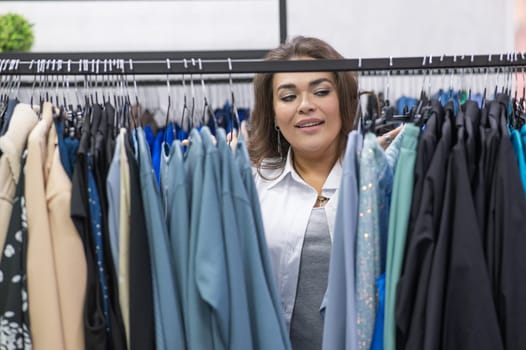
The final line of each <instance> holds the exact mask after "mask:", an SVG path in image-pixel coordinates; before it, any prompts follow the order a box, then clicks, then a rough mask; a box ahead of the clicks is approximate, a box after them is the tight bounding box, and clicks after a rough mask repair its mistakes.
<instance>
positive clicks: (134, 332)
mask: <svg viewBox="0 0 526 350" xmlns="http://www.w3.org/2000/svg"><path fill="white" fill-rule="evenodd" d="M125 140H126V142H125V146H126V155H127V157H128V164H129V169H130V211H131V216H130V255H129V259H130V260H129V261H130V279H129V286H130V349H132V350H148V349H155V327H154V325H155V323H154V315H153V308H154V306H153V290H152V270H151V265H150V248H149V244H148V237H147V235H146V219H145V217H144V211H143V200H142V192H141V184H140V173H139V165H138V164H137V161H136V159H135V156H134V151H133V148H132V146H131V145H130V142H129V138H126V139H125Z"/></svg>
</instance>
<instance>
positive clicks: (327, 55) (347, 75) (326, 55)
mask: <svg viewBox="0 0 526 350" xmlns="http://www.w3.org/2000/svg"><path fill="white" fill-rule="evenodd" d="M295 57H310V58H313V59H343V56H342V55H341V54H340V53H339V52H338V51H336V50H335V49H334V48H333V47H332V46H330V45H329V44H327V43H326V42H325V41H323V40H320V39H317V38H309V37H303V36H297V37H295V38H293V39H292V40H290V41H288V42H286V43H284V44H282V45H280V46H279V47H278V48H276V49H273V50H271V51H269V52H268V53H267V55H266V56H265V58H264V59H265V60H266V61H276V60H290V59H293V58H295ZM333 74H334V78H335V83H336V91H337V93H338V98H339V103H340V115H341V119H342V129H341V130H340V135H339V136H340V142H339V146H338V150H339V156H340V158H341V157H342V156H343V153H344V151H345V146H346V143H347V134H348V133H349V132H350V131H351V130H352V128H353V125H354V119H355V115H356V108H357V105H358V83H357V81H356V78H355V76H354V75H353V74H352V73H351V72H334V73H333ZM273 77H274V74H273V73H261V74H256V76H255V78H254V95H255V103H254V110H253V111H252V114H251V117H250V127H249V135H250V137H249V139H248V151H249V154H250V160H251V161H252V163H253V164H254V165H255V166H256V167H257V169H258V172H259V170H260V169H261V168H262V167H264V168H269V169H279V168H283V167H284V165H285V161H286V158H285V155H286V154H287V152H288V150H289V148H290V144H289V143H288V142H287V140H285V138H284V137H281V149H282V151H281V154H280V153H279V151H278V136H277V132H276V130H275V129H274V107H273V91H272V79H273Z"/></svg>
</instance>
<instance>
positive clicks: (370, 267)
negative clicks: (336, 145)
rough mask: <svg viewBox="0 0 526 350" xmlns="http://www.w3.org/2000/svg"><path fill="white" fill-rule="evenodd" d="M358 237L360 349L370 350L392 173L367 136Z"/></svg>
mask: <svg viewBox="0 0 526 350" xmlns="http://www.w3.org/2000/svg"><path fill="white" fill-rule="evenodd" d="M359 186H360V187H359V188H360V192H359V193H360V194H359V199H358V201H359V206H358V210H359V216H358V230H357V236H356V258H355V259H356V260H355V261H356V262H355V265H356V319H357V320H359V322H358V326H357V330H358V346H359V348H360V349H369V348H370V346H371V341H372V336H373V332H374V323H375V321H374V320H375V317H376V311H377V303H378V299H377V291H376V279H377V278H378V277H379V276H380V274H382V273H383V272H384V271H385V254H386V250H387V230H388V223H389V203H390V199H391V191H392V186H393V173H392V169H391V167H390V166H389V163H388V161H387V158H386V157H385V153H384V151H383V149H382V148H381V147H380V145H379V144H378V141H377V138H376V135H374V134H373V133H367V134H366V135H365V137H364V141H363V150H362V154H361V158H360V178H359Z"/></svg>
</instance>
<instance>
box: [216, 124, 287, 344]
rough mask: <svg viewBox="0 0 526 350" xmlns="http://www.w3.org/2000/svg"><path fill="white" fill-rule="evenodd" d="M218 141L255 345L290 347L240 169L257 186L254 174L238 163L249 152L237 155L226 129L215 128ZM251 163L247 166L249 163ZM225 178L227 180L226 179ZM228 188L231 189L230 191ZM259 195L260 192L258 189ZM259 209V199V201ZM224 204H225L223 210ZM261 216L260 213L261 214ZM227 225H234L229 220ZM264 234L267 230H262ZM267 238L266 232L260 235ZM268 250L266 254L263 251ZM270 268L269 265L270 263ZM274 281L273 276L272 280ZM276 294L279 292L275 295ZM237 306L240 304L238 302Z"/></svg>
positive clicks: (240, 149)
mask: <svg viewBox="0 0 526 350" xmlns="http://www.w3.org/2000/svg"><path fill="white" fill-rule="evenodd" d="M216 137H217V144H218V148H219V150H220V153H221V166H222V168H223V178H222V180H223V186H222V191H223V193H224V194H225V193H227V192H230V195H231V197H232V199H233V204H234V214H235V218H236V223H237V224H236V226H237V230H236V231H237V234H238V241H239V244H240V247H239V249H240V252H241V258H242V261H243V262H242V265H241V266H242V268H243V270H242V274H243V275H244V279H245V284H246V291H247V302H248V317H249V324H250V332H251V334H252V343H253V344H252V349H261V350H264V349H283V350H284V349H290V348H291V347H290V341H289V338H288V336H286V334H287V333H286V327H285V320H284V317H283V313H282V312H281V310H276V309H275V308H274V301H273V294H272V293H274V292H276V293H277V291H276V288H275V287H274V285H273V284H272V285H271V286H269V285H268V283H267V278H266V275H265V267H264V262H265V261H266V262H268V263H270V261H269V257H268V251H267V250H266V247H265V249H263V250H261V249H260V246H259V239H258V234H259V233H258V231H257V227H258V226H259V225H261V226H262V222H260V223H259V224H256V222H255V217H254V215H253V208H252V205H253V204H254V203H252V202H251V199H250V198H249V195H248V193H247V191H246V185H245V183H244V180H245V179H243V177H242V174H241V171H243V170H247V171H248V172H247V173H246V174H245V176H248V178H246V180H247V181H248V186H249V187H252V188H253V189H254V190H255V183H254V179H253V177H252V174H251V168H250V163H245V167H244V168H240V167H239V165H240V164H239V163H236V161H240V159H245V160H247V161H248V158H243V157H244V156H246V154H245V155H244V154H243V153H241V155H240V156H242V157H241V158H240V159H234V156H233V154H232V152H231V151H230V147H229V146H228V144H227V142H226V134H225V131H224V129H218V130H217V131H216ZM240 152H246V148H245V146H244V144H243V143H242V141H241V140H238V143H237V145H236V155H237V154H238V153H240ZM236 158H237V157H236ZM247 166H248V167H247ZM225 181H226V182H225ZM227 190H228V191H227ZM256 195H257V193H256ZM255 204H257V205H258V210H259V200H258V199H256V203H255ZM224 209H225V208H223V210H224ZM259 215H260V216H261V214H259ZM226 225H227V226H226V227H227V228H228V227H231V225H229V224H228V222H227V223H226ZM260 233H261V234H264V232H260ZM261 238H263V239H264V236H263V237H261ZM262 254H265V255H262ZM268 267H269V268H270V265H268ZM272 283H274V280H272ZM275 296H276V297H277V295H275ZM236 306H237V305H236Z"/></svg>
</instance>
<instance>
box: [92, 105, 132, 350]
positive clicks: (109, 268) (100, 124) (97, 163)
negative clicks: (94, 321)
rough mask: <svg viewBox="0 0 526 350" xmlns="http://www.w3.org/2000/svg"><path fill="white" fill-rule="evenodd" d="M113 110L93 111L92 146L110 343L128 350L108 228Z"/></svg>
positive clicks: (111, 108) (99, 109) (99, 107)
mask: <svg viewBox="0 0 526 350" xmlns="http://www.w3.org/2000/svg"><path fill="white" fill-rule="evenodd" d="M112 110H113V107H111V105H110V104H109V103H106V105H105V106H104V109H102V108H101V106H96V108H95V109H94V112H95V113H96V114H97V115H93V123H94V125H97V129H96V135H95V139H94V140H95V147H92V149H93V152H94V153H93V160H94V162H93V172H94V175H95V182H96V184H97V191H98V194H99V198H100V206H101V211H102V240H103V249H102V250H103V254H104V273H105V278H106V281H105V282H106V287H107V289H108V296H109V309H110V329H111V342H112V344H113V349H126V335H125V331H124V321H123V319H122V312H121V309H120V303H119V290H118V288H119V286H118V276H117V272H116V270H115V265H114V263H113V257H112V255H111V249H110V237H109V229H108V195H107V192H106V178H107V177H108V170H109V165H110V163H111V160H112V157H113V154H112V155H111V156H110V158H108V157H107V149H106V143H107V141H106V140H107V139H108V138H112V135H111V134H109V129H108V124H109V123H108V118H110V116H108V112H109V113H111V112H112ZM92 130H93V128H92ZM92 136H93V135H92ZM92 146H93V145H92Z"/></svg>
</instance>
